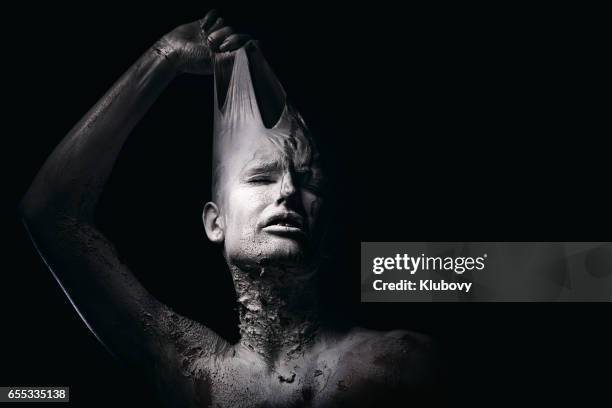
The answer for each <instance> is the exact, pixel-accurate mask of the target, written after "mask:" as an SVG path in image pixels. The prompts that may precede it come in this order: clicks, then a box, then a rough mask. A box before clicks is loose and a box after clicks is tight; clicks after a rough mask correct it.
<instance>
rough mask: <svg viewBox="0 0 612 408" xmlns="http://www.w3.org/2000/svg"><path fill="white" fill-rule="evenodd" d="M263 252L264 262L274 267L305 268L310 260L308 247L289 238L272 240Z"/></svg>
mask: <svg viewBox="0 0 612 408" xmlns="http://www.w3.org/2000/svg"><path fill="white" fill-rule="evenodd" d="M266 247H267V250H266V251H263V253H262V255H263V260H265V261H264V262H266V263H268V264H272V265H275V264H276V265H279V266H280V265H284V266H303V265H305V264H307V263H308V261H309V259H310V251H309V250H308V249H307V245H306V244H304V243H303V242H299V241H296V240H293V239H289V238H276V237H274V238H271V239H270V240H269V242H268V243H267V245H266Z"/></svg>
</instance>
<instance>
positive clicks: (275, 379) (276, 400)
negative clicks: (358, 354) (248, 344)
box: [200, 358, 376, 408]
mask: <svg viewBox="0 0 612 408" xmlns="http://www.w3.org/2000/svg"><path fill="white" fill-rule="evenodd" d="M368 370H369V368H368V367H367V366H355V365H352V366H351V365H348V364H346V363H343V362H342V361H340V360H339V359H338V358H329V359H317V360H314V361H312V362H309V363H300V364H294V365H288V366H287V367H282V368H278V369H276V370H264V369H260V368H258V367H253V366H249V365H248V364H244V363H243V362H241V363H239V364H231V363H226V364H224V365H223V366H220V367H217V368H216V370H211V371H210V374H209V375H208V377H207V379H204V380H201V381H203V383H204V386H203V387H200V392H201V393H202V396H205V395H208V398H201V400H202V401H207V402H208V403H209V405H210V406H213V407H219V408H220V407H245V408H246V407H335V406H347V405H348V406H355V402H356V401H360V402H362V403H366V402H368V401H367V400H368V399H371V396H372V395H374V394H376V392H375V391H376V389H372V386H373V384H372V383H371V382H369V381H368V374H369V373H368ZM373 392H374V393H373ZM362 405H364V404H359V405H358V406H362Z"/></svg>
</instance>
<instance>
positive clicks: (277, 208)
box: [219, 137, 323, 266]
mask: <svg viewBox="0 0 612 408" xmlns="http://www.w3.org/2000/svg"><path fill="white" fill-rule="evenodd" d="M299 153H300V152H296V151H292V150H291V149H286V148H285V149H281V148H280V147H279V146H277V145H275V144H273V143H272V142H271V141H270V140H269V139H268V138H266V137H260V138H256V139H254V140H253V142H252V143H250V144H249V145H241V146H240V147H239V148H237V149H236V150H235V151H233V152H232V155H231V157H230V158H228V161H227V162H226V164H225V165H224V168H225V172H226V173H225V175H224V177H223V179H224V180H223V185H222V194H221V197H222V199H221V200H222V202H221V203H219V204H220V212H221V216H222V217H223V220H224V225H225V230H224V232H225V240H224V245H225V251H226V256H227V258H228V260H229V261H230V262H231V263H233V264H236V265H243V266H248V265H251V266H253V265H261V266H265V265H269V264H272V265H286V266H300V265H305V264H306V263H307V262H308V261H309V260H310V259H311V256H312V254H313V253H314V251H316V248H317V246H318V243H319V236H320V231H319V230H320V228H319V227H320V225H319V224H320V222H319V219H320V209H321V204H322V183H323V180H322V173H321V170H320V168H319V167H318V166H317V165H316V163H310V162H306V161H305V160H304V158H303V157H300V154H299Z"/></svg>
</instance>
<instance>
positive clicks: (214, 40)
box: [207, 27, 234, 49]
mask: <svg viewBox="0 0 612 408" xmlns="http://www.w3.org/2000/svg"><path fill="white" fill-rule="evenodd" d="M232 34H234V29H233V28H232V27H223V28H222V29H220V30H217V31H215V32H214V33H212V34H210V35H209V36H208V37H207V40H208V44H209V45H210V47H211V48H212V49H216V48H217V47H218V46H219V44H221V43H223V41H225V39H226V38H227V37H228V36H230V35H232Z"/></svg>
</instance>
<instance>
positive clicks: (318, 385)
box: [187, 329, 433, 408]
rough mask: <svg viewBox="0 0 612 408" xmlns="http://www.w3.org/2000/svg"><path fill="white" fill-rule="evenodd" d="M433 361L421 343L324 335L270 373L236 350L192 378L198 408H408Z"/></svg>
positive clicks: (363, 334) (400, 335)
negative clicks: (403, 405) (398, 406)
mask: <svg viewBox="0 0 612 408" xmlns="http://www.w3.org/2000/svg"><path fill="white" fill-rule="evenodd" d="M432 353H433V350H432V347H431V343H430V341H429V340H428V339H427V338H426V337H425V336H422V335H418V334H414V333H410V332H406V331H392V332H386V333H382V332H374V331H368V330H364V329H353V330H352V331H351V332H349V333H347V334H343V335H338V334H336V335H332V334H325V333H321V334H320V335H319V336H318V337H317V339H316V340H315V341H314V342H313V343H312V344H311V345H310V346H309V347H308V348H307V349H306V350H304V353H303V354H302V355H300V356H297V357H296V356H294V357H293V358H287V359H279V360H278V361H276V362H274V364H272V365H269V364H268V363H266V362H265V360H264V359H263V358H262V357H261V356H260V355H258V354H257V353H255V352H252V351H251V350H249V349H246V348H245V347H244V346H242V345H240V344H238V345H236V346H234V347H231V348H228V349H227V350H226V351H225V352H224V353H223V354H220V355H218V356H215V357H213V358H212V359H206V358H202V359H196V360H194V361H193V363H192V365H191V366H190V369H189V371H188V374H187V375H188V376H189V377H190V378H191V379H192V380H193V391H194V395H193V397H192V398H193V404H194V405H193V406H202V405H197V404H198V403H202V402H206V403H208V404H211V405H210V406H214V407H245V408H246V407H346V406H350V407H362V406H363V407H365V406H382V405H381V403H382V404H391V403H392V401H398V402H399V401H402V398H405V401H410V396H411V395H415V394H417V393H419V392H421V391H422V390H424V389H426V388H427V387H428V386H429V385H431V384H430V382H431V381H432V375H431V374H432V373H431V372H429V371H428V370H430V369H431V360H432ZM398 397H399V398H400V399H397V398H398ZM203 406H206V405H203ZM385 406H394V405H385Z"/></svg>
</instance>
